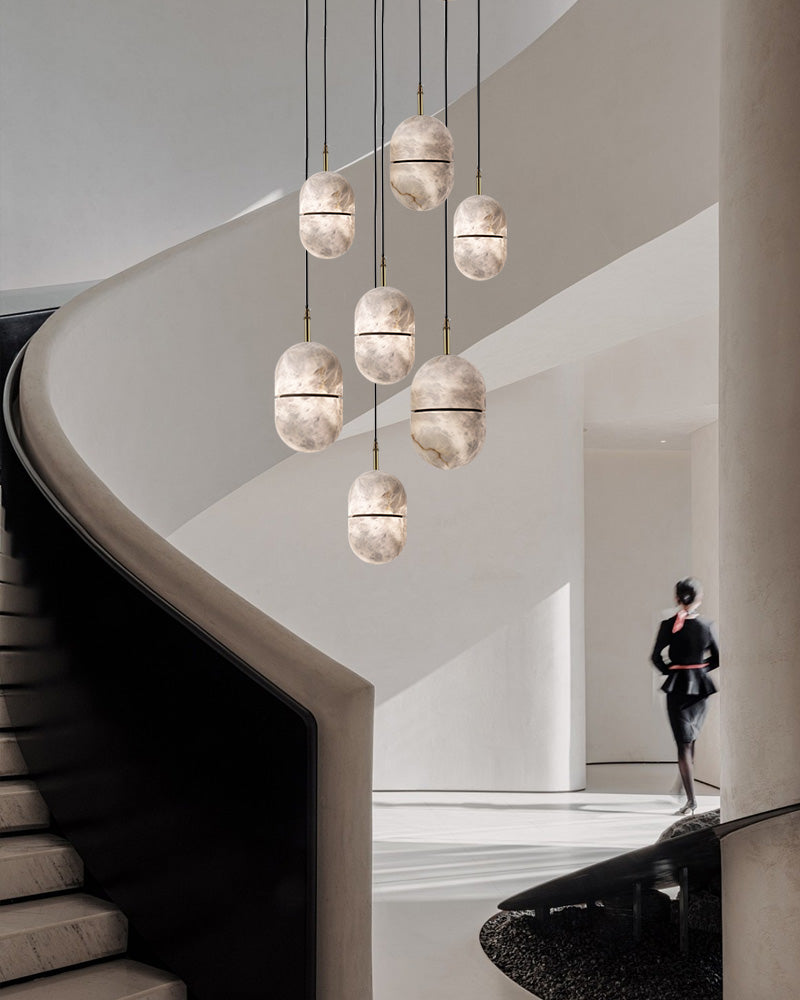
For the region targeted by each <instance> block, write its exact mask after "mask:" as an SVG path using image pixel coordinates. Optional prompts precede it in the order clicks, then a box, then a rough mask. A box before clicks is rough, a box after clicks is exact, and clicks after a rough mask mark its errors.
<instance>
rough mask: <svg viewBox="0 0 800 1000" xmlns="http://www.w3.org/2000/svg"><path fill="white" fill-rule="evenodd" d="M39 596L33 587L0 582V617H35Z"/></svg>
mask: <svg viewBox="0 0 800 1000" xmlns="http://www.w3.org/2000/svg"><path fill="white" fill-rule="evenodd" d="M38 610H39V594H38V592H37V591H36V590H35V589H34V588H33V587H23V586H21V585H20V584H18V583H2V582H0V615H35V614H36V613H37V611H38Z"/></svg>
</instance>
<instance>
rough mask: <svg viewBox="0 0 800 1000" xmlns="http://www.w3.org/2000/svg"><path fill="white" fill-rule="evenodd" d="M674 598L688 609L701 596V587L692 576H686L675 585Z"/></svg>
mask: <svg viewBox="0 0 800 1000" xmlns="http://www.w3.org/2000/svg"><path fill="white" fill-rule="evenodd" d="M675 596H676V597H677V598H678V600H679V601H680V603H681V604H682V605H683V606H684V607H685V608H688V607H689V605H690V604H694V602H695V601H696V600H697V599H698V598H700V597H702V596H703V585H702V584H701V583H700V581H699V580H695V578H694V577H693V576H687V577H686V579H685V580H678V582H677V583H676V584H675Z"/></svg>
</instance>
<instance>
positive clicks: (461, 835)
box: [373, 764, 719, 1000]
mask: <svg viewBox="0 0 800 1000" xmlns="http://www.w3.org/2000/svg"><path fill="white" fill-rule="evenodd" d="M674 776H675V767H674V765H667V764H626V765H591V766H590V767H589V768H587V788H586V790H585V791H580V792H564V793H539V794H536V793H523V792H486V793H478V792H436V793H434V792H376V793H375V795H374V810H373V820H374V875H373V887H374V902H375V919H374V941H375V943H374V959H375V994H374V995H375V1000H401V998H402V1000H451V998H452V1000H522V998H524V997H528V1000H530V996H531V994H529V993H527V992H526V991H524V990H521V989H520V988H519V987H517V986H515V985H514V984H513V983H511V982H510V981H509V980H507V979H506V978H505V977H504V976H502V975H501V974H500V973H499V972H497V970H496V969H495V968H494V967H493V966H492V965H491V964H490V963H489V962H488V960H487V959H486V958H485V957H484V955H483V952H482V951H481V948H480V945H479V943H478V932H479V930H480V927H481V925H482V924H483V923H484V921H485V920H486V919H488V917H489V916H491V914H492V913H493V912H494V911H495V907H496V904H497V903H498V902H499V900H501V899H503V898H505V897H507V896H510V895H512V894H513V893H516V892H521V891H522V890H523V889H526V888H528V887H529V886H532V885H536V884H538V883H540V882H544V881H547V880H548V879H551V878H555V877H557V876H559V875H563V874H566V873H567V872H570V871H574V870H575V869H576V868H582V867H583V866H584V865H589V864H594V863H595V862H597V861H602V860H604V859H605V858H609V857H612V856H614V855H615V854H620V853H622V852H623V851H628V850H633V849H635V848H637V847H642V846H644V845H645V844H649V843H652V842H653V841H654V840H655V839H656V838H657V837H658V835H659V834H660V833H661V832H662V830H664V829H665V828H666V827H667V826H669V825H670V824H671V823H673V822H674V821H675V816H674V815H673V813H674V812H675V809H676V808H677V806H678V799H677V798H676V797H674V796H672V795H671V794H670V789H671V787H672V784H673V780H674ZM698 803H699V809H700V810H701V811H702V810H706V809H715V808H717V807H718V806H719V795H718V792H717V790H716V789H713V788H711V787H709V786H703V785H699V786H698Z"/></svg>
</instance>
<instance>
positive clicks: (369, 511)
mask: <svg viewBox="0 0 800 1000" xmlns="http://www.w3.org/2000/svg"><path fill="white" fill-rule="evenodd" d="M385 13H386V2H385V0H381V31H380V37H381V98H382V97H383V80H384V73H383V39H384V20H385ZM372 15H373V41H374V47H373V67H374V72H373V85H374V88H375V89H374V104H373V108H374V111H373V119H372V126H373V140H374V142H373V146H374V148H375V156H374V158H373V177H374V183H375V186H374V192H373V194H374V206H375V211H374V218H375V220H376V223H377V217H378V211H377V209H378V160H377V156H378V154H377V114H378V42H377V33H378V24H377V20H378V0H374V2H373V7H372ZM382 103H383V101H382ZM381 119H382V120H383V113H381ZM381 131H382V130H381ZM382 203H383V144H381V209H382V208H383V204H382ZM381 216H383V211H381ZM383 228H384V226H383V218H382V220H381V230H382V231H383ZM373 239H374V242H373V251H374V273H373V278H374V280H375V284H376V285H377V276H378V271H377V261H378V235H377V228H375V229H374V230H373ZM385 274H386V260H385V257H383V256H381V276H382V279H383V284H382V286H381V287H380V288H377V287H376V288H374V289H372V290H371V291H370V292H367V293H366V294H365V295H362V297H361V300H360V301H359V303H358V306H357V307H356V360H357V361H359V341H365V342H366V341H367V339H368V338H369V334H368V333H363V334H362V335H361V336H359V326H363V327H365V328H371V327H374V326H375V325H376V321H377V322H378V323H385V320H386V317H387V316H389V317H392V316H394V319H393V322H394V323H395V325H396V326H397V327H402V328H405V329H407V328H408V327H409V324H410V328H411V337H410V338H409V337H408V336H404V335H398V334H397V333H392V332H386V331H384V332H383V333H381V334H380V337H382V338H384V337H385V338H391V337H395V338H396V339H397V340H406V341H407V340H409V339H410V341H411V363H413V359H414V340H413V328H414V311H413V309H411V305H410V303H408V300H407V299H406V298H405V296H404V295H403V294H402V292H398V291H397V289H396V288H388V287H386V283H385ZM409 313H410V316H409ZM395 352H396V349H394V348H393V349H390V350H384V351H381V350H378V351H377V352H375V355H374V356H373V357H371V358H366V361H367V365H368V367H369V368H370V369H372V368H374V367H375V366H380V365H383V369H385V368H386V367H387V365H388V367H389V368H390V369H391V370H392V371H394V370H398V369H397V362H395V361H392V358H393V356H394V354H395ZM362 360H363V359H362ZM411 363H409V365H408V367H409V368H410V366H411ZM405 364H406V360H405V358H403V359H402V362H401V364H400V367H405ZM361 367H362V366H361V363H359V368H361ZM383 369H382V370H383ZM407 370H408V368H406V371H407ZM362 371H363V369H362ZM367 377H368V378H369V377H371V376H369V375H368V376H367ZM400 377H402V376H400ZM372 381H373V382H375V383H376V385H375V388H374V391H373V405H372V414H373V421H374V435H373V443H372V471H371V472H364V473H362V474H361V475H360V476H359V477H358V478H357V479H356V480H355V482H354V483H353V485H352V486H351V487H350V492H349V494H348V497H347V537H348V540H349V542H350V548H351V549H352V551H353V552H354V553H355V555H357V556H358V558H359V559H361V560H362V561H363V562H366V563H372V564H373V565H380V564H382V563H387V562H391V561H392V559H395V558H396V557H397V556H399V555H400V553H401V552H402V551H403V547H404V546H405V544H406V514H407V510H408V502H407V500H406V491H405V490H404V489H403V484H402V483H401V482H400V480H399V479H397V477H396V476H391V475H389V474H388V473H386V472H381V470H380V461H379V451H378V386H377V382H378V379H376V378H373V379H372ZM388 381H396V380H395V379H393V378H392V379H388Z"/></svg>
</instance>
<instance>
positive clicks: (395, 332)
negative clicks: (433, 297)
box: [355, 285, 415, 385]
mask: <svg viewBox="0 0 800 1000" xmlns="http://www.w3.org/2000/svg"><path fill="white" fill-rule="evenodd" d="M414 329H415V327H414V308H413V306H412V305H411V303H410V302H409V301H408V299H407V298H406V297H405V295H403V293H402V292H401V291H399V290H398V289H397V288H392V287H391V286H389V285H387V286H385V287H383V288H371V289H370V290H369V291H368V292H365V293H364V294H363V295H362V296H361V298H360V299H359V300H358V304H357V305H356V312H355V355H356V365H357V367H358V370H359V371H360V372H361V374H362V375H363V376H364V377H365V378H368V379H369V380H370V382H377V383H378V385H391V384H392V383H393V382H399V381H400V379H401V378H404V377H405V376H406V375H408V373H409V372H410V371H411V369H412V368H413V367H414Z"/></svg>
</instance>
